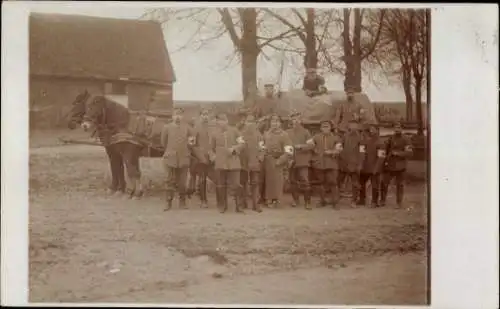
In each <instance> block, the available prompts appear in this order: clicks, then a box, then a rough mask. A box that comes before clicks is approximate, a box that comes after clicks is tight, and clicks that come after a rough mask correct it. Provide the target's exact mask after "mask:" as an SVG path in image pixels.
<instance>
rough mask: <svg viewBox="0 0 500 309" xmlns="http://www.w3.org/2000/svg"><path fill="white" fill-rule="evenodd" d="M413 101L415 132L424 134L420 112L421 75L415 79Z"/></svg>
mask: <svg viewBox="0 0 500 309" xmlns="http://www.w3.org/2000/svg"><path fill="white" fill-rule="evenodd" d="M415 103H416V109H417V124H418V129H417V134H418V135H423V134H424V118H423V114H422V77H418V78H416V79H415Z"/></svg>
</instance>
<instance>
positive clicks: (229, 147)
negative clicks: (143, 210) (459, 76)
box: [161, 83, 412, 212]
mask: <svg viewBox="0 0 500 309" xmlns="http://www.w3.org/2000/svg"><path fill="white" fill-rule="evenodd" d="M304 84H305V85H304V86H306V83H304ZM311 84H313V86H315V87H319V86H321V83H311ZM314 84H315V85H314ZM305 88H307V87H305ZM272 90H273V89H272V88H271V87H269V85H267V87H266V97H265V98H264V99H265V100H272ZM315 90H316V91H317V88H316V89H312V90H310V89H309V90H308V91H310V92H309V93H313V92H314V91H315ZM270 108H271V110H269V109H270ZM266 114H267V115H268V117H267V120H268V127H267V128H266V130H264V132H262V128H261V127H260V126H259V124H258V121H257V120H258V119H259V118H260V117H262V115H266ZM183 116H184V111H183V109H182V108H175V110H174V113H173V121H172V122H171V123H169V124H167V125H166V126H165V127H164V128H163V131H162V134H161V141H162V145H163V147H164V148H165V153H164V156H163V162H164V166H165V170H166V174H167V193H166V208H165V209H166V210H168V209H170V208H171V207H172V201H173V198H174V195H175V193H176V192H178V194H179V203H180V207H181V208H185V207H186V195H187V194H186V193H187V192H186V191H187V188H186V187H187V178H188V173H189V170H191V177H195V179H196V178H197V179H198V192H199V196H200V201H201V207H204V208H206V207H208V199H207V178H208V175H209V172H210V171H213V172H214V174H213V176H214V177H213V178H214V179H215V184H216V200H217V207H218V209H219V210H220V212H226V211H227V210H228V204H229V200H230V198H232V199H233V201H234V205H235V211H237V212H243V210H244V209H245V208H249V206H251V208H252V210H254V211H257V212H261V211H262V207H261V205H265V206H267V207H269V208H275V207H278V205H280V203H281V202H282V195H283V187H284V181H285V174H286V172H287V173H288V175H289V181H290V185H291V188H290V189H291V193H292V197H293V203H292V206H293V207H297V206H298V205H299V204H300V197H301V196H303V201H304V203H303V206H304V207H305V208H306V209H312V207H311V197H312V191H313V190H312V187H313V186H312V185H311V177H310V176H314V177H313V178H315V180H316V181H317V182H318V183H319V186H318V189H319V204H318V206H319V207H324V206H327V205H329V204H330V205H331V206H332V207H333V208H337V205H338V202H339V200H340V194H339V192H340V187H341V185H342V184H343V183H344V182H345V180H346V179H347V178H350V180H351V181H350V184H351V186H350V193H351V204H352V206H354V207H355V206H358V205H365V204H366V201H367V198H366V197H367V196H366V195H367V194H366V186H367V183H368V182H370V183H371V188H372V190H371V191H372V192H371V206H372V207H380V206H384V205H385V203H386V198H387V192H388V187H389V184H390V182H391V181H392V179H393V178H395V179H396V187H397V190H396V195H397V206H398V207H401V206H402V202H403V189H404V187H403V186H404V182H403V177H404V173H405V170H406V164H407V160H408V157H409V156H411V153H412V149H411V144H410V141H409V140H408V139H407V138H405V137H404V136H403V134H402V130H401V125H400V124H396V125H395V128H394V129H395V130H394V131H395V133H394V135H392V136H390V137H389V138H388V139H387V140H386V141H382V139H381V137H380V136H379V131H378V127H377V126H376V125H375V124H365V125H361V124H360V123H359V120H356V119H355V118H353V119H352V120H349V122H348V127H347V130H346V131H345V132H340V131H339V130H336V128H334V127H333V123H332V122H331V121H328V120H325V121H322V122H321V125H320V127H321V131H320V132H319V133H317V134H314V135H312V134H311V133H310V132H309V131H308V130H307V129H306V128H304V126H303V125H302V123H301V114H300V113H298V112H293V113H291V114H290V115H289V116H290V120H291V127H290V128H288V129H284V128H283V123H282V119H281V118H280V116H278V115H277V114H274V113H272V104H271V103H270V102H266V101H264V104H260V105H259V104H256V105H255V107H254V108H253V109H252V110H249V111H247V113H246V115H245V117H244V120H243V122H242V123H240V124H239V125H238V126H232V125H229V122H228V117H227V115H226V114H224V113H219V114H216V115H215V126H211V125H210V120H211V113H210V111H209V110H208V109H202V110H201V112H200V115H199V118H198V120H199V121H197V123H196V124H195V125H194V126H190V125H189V124H188V123H187V121H184V120H183ZM311 170H312V171H313V175H311V173H310V171H311ZM194 183H195V182H192V184H194ZM191 189H194V188H191ZM327 195H330V199H327ZM249 201H250V203H248V202H249ZM249 204H251V205H249Z"/></svg>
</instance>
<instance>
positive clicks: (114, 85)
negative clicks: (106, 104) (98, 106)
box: [104, 82, 127, 95]
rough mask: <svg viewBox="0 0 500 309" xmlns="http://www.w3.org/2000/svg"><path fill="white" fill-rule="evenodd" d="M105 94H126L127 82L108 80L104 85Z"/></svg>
mask: <svg viewBox="0 0 500 309" xmlns="http://www.w3.org/2000/svg"><path fill="white" fill-rule="evenodd" d="M104 90H105V93H106V94H112V95H127V84H126V83H122V82H108V83H106V84H105V85H104Z"/></svg>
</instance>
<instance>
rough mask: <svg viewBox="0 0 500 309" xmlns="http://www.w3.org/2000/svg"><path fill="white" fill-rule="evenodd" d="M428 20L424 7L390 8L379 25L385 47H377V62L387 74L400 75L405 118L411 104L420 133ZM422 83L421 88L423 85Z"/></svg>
mask: <svg viewBox="0 0 500 309" xmlns="http://www.w3.org/2000/svg"><path fill="white" fill-rule="evenodd" d="M429 28H430V26H429V22H428V14H427V12H426V10H415V9H408V10H390V11H389V12H388V14H387V18H386V20H385V22H384V27H383V31H382V32H383V33H382V36H383V39H382V40H384V41H385V42H386V45H385V46H386V47H387V48H386V49H384V50H379V53H383V55H380V54H379V55H378V61H379V64H380V66H381V67H382V68H384V70H385V71H386V73H387V74H389V75H391V74H392V75H394V74H396V75H399V76H401V82H402V86H403V89H404V93H405V97H406V119H407V120H408V121H411V120H413V118H414V117H413V110H414V105H415V107H416V118H417V119H416V120H417V123H418V132H419V133H420V134H422V133H423V127H424V125H423V111H422V104H423V102H422V92H423V89H426V88H427V84H426V80H427V79H428V72H429V66H428V59H429V51H428V45H429ZM424 87H425V88H424Z"/></svg>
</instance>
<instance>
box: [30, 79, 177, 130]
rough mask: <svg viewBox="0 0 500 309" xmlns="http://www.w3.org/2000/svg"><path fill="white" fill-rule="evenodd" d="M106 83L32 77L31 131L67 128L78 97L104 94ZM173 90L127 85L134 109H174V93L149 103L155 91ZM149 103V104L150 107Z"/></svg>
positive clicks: (130, 103) (130, 101)
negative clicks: (72, 106) (82, 94)
mask: <svg viewBox="0 0 500 309" xmlns="http://www.w3.org/2000/svg"><path fill="white" fill-rule="evenodd" d="M104 86H105V82H104V81H100V80H90V79H61V78H50V77H31V78H30V87H29V88H30V98H29V102H30V130H34V129H55V128H64V127H66V125H67V119H66V118H65V115H67V113H68V111H69V110H70V109H71V103H72V102H73V101H74V99H75V97H76V96H77V95H78V94H79V93H81V92H82V91H83V90H84V89H88V90H89V91H91V92H94V93H104ZM166 90H170V91H171V87H169V88H166V87H165V86H155V85H148V84H136V83H134V84H128V85H127V95H128V104H129V108H130V109H131V110H148V109H149V110H151V111H158V110H171V109H172V107H173V97H172V93H171V92H170V94H169V95H168V96H162V100H161V101H156V102H152V103H150V98H151V93H152V92H153V91H166ZM148 104H149V105H150V106H149V107H148Z"/></svg>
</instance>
